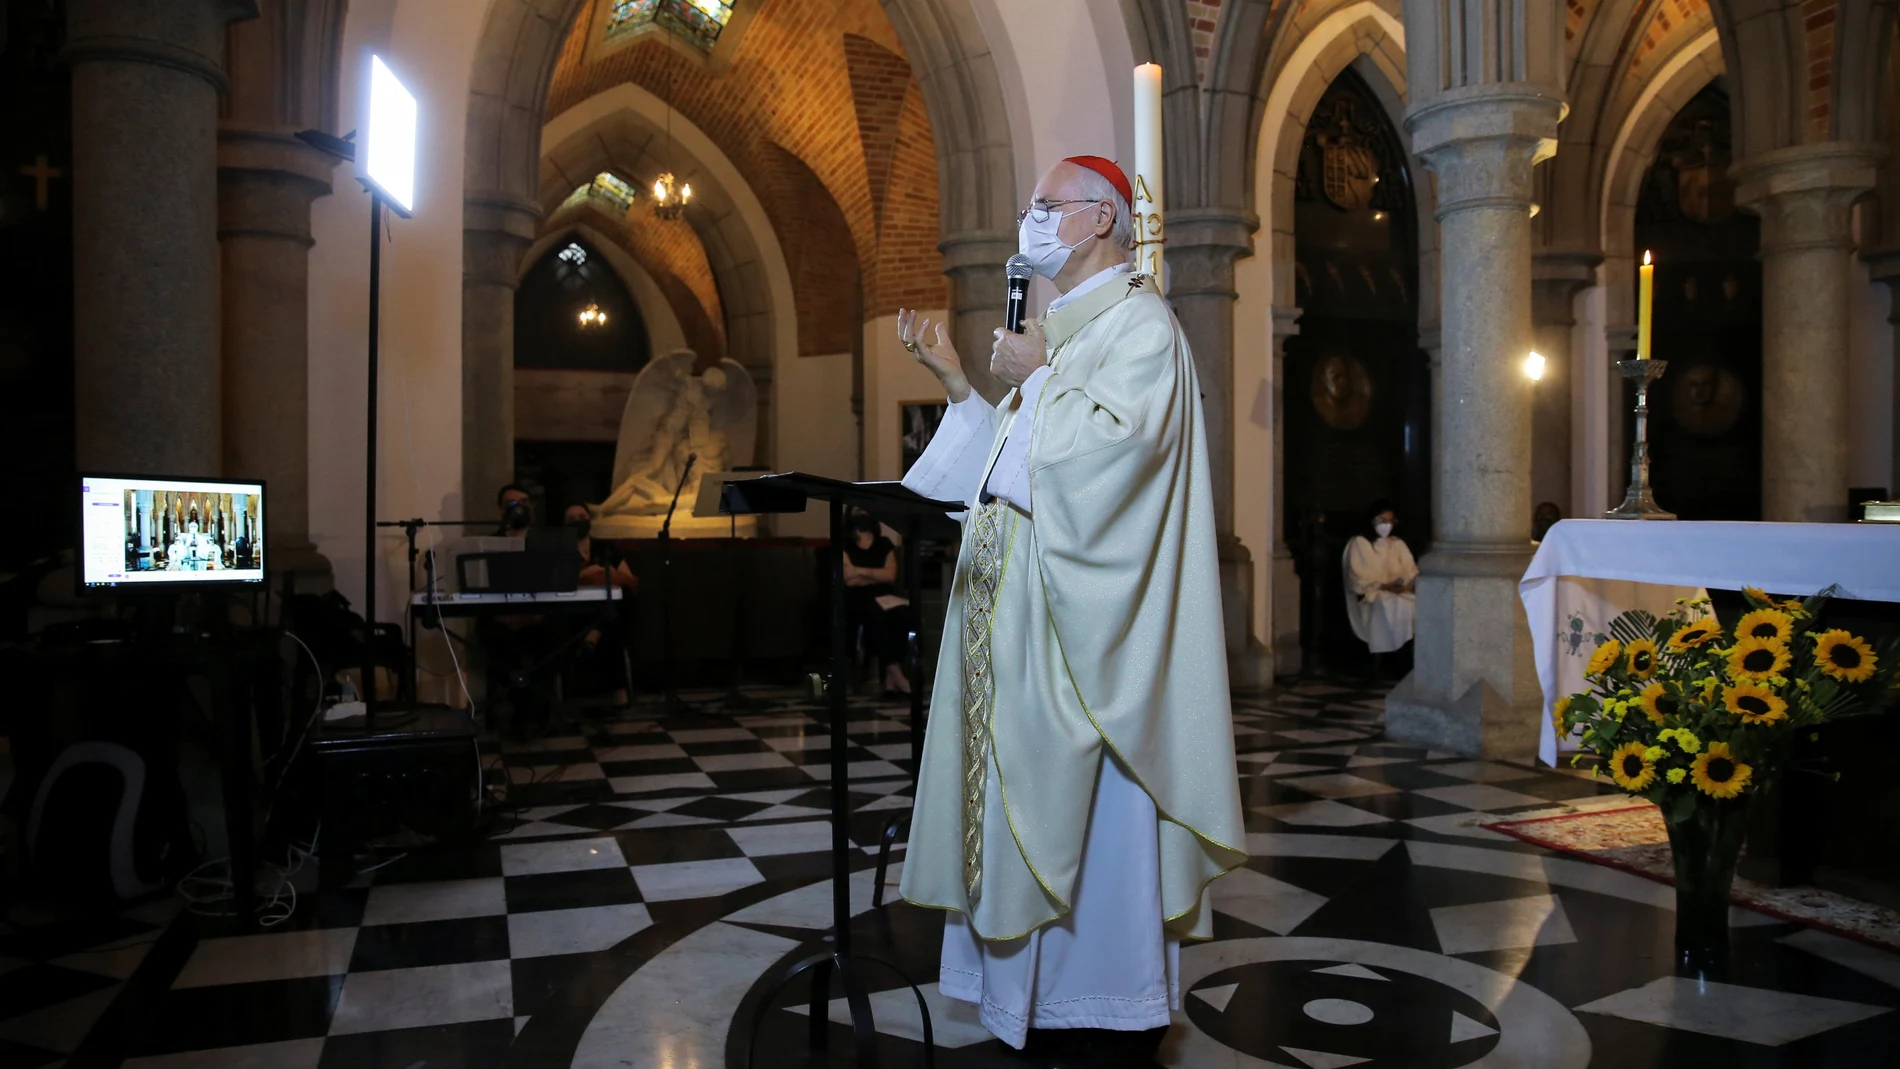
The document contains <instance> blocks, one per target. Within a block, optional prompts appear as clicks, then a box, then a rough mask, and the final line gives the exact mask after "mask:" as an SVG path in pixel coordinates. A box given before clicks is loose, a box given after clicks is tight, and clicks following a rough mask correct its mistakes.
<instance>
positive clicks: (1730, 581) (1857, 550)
mask: <svg viewBox="0 0 1900 1069" xmlns="http://www.w3.org/2000/svg"><path fill="white" fill-rule="evenodd" d="M1743 586H1753V587H1760V588H1761V589H1763V590H1766V591H1768V592H1770V593H1773V594H1779V595H1791V596H1794V595H1798V596H1801V597H1806V596H1808V595H1810V594H1814V593H1817V592H1819V591H1821V590H1825V589H1826V588H1828V587H1830V586H1833V587H1837V588H1838V589H1837V590H1836V595H1837V596H1839V597H1842V598H1851V599H1857V600H1861V601H1870V602H1893V603H1900V525H1895V524H1880V523H1860V524H1852V523H1730V522H1684V521H1674V522H1669V521H1664V522H1643V521H1631V520H1564V521H1562V522H1560V523H1558V524H1557V525H1556V526H1554V527H1552V528H1551V529H1550V531H1549V533H1548V534H1546V535H1545V536H1544V541H1543V543H1542V544H1541V545H1539V546H1538V548H1537V555H1536V556H1535V557H1533V558H1531V565H1530V568H1529V569H1528V570H1526V571H1525V573H1524V578H1523V579H1522V580H1520V581H1519V583H1518V597H1519V598H1520V600H1522V602H1523V603H1524V615H1525V616H1526V617H1527V618H1528V620H1529V622H1530V629H1531V648H1532V651H1533V654H1534V656H1535V657H1536V662H1537V680H1538V683H1539V684H1540V685H1541V687H1542V689H1543V694H1544V705H1543V709H1544V711H1546V712H1547V711H1548V710H1549V709H1550V707H1551V704H1552V703H1553V702H1555V701H1556V700H1557V698H1559V697H1560V696H1562V695H1565V694H1572V693H1575V692H1577V691H1580V690H1583V689H1584V683H1583V666H1584V663H1585V662H1586V661H1587V660H1588V659H1589V656H1590V653H1591V651H1592V650H1594V649H1595V648H1596V646H1597V644H1598V643H1599V642H1601V641H1602V639H1603V637H1604V636H1605V635H1607V633H1608V631H1609V624H1610V621H1611V620H1613V619H1615V618H1616V616H1617V615H1618V614H1619V613H1622V612H1625V611H1628V610H1630V609H1647V610H1649V611H1651V612H1654V613H1656V614H1658V615H1661V614H1663V613H1666V612H1668V611H1669V610H1671V609H1673V608H1674V607H1675V600H1676V599H1677V598H1682V597H1695V596H1698V595H1700V594H1702V593H1703V592H1704V591H1709V590H1724V591H1726V590H1740V589H1741V588H1742V587H1743ZM1539 719H1540V720H1541V721H1542V725H1543V726H1542V729H1541V735H1540V740H1541V741H1540V743H1539V745H1538V754H1537V755H1538V758H1539V759H1540V760H1542V761H1543V762H1544V763H1545V764H1548V765H1555V764H1556V763H1557V747H1558V739H1557V737H1556V734H1555V732H1554V730H1553V729H1552V727H1551V723H1550V718H1549V716H1548V715H1542V714H1540V716H1539Z"/></svg>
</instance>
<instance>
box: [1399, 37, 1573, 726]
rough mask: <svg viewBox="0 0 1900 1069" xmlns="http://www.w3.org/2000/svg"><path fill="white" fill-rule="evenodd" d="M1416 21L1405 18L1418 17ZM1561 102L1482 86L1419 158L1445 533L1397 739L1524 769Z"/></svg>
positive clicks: (1532, 679) (1421, 586)
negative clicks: (1544, 305)
mask: <svg viewBox="0 0 1900 1069" xmlns="http://www.w3.org/2000/svg"><path fill="white" fill-rule="evenodd" d="M1407 10H1408V13H1409V12H1410V11H1411V8H1410V7H1408V9H1407ZM1563 115H1564V104H1563V101H1562V99H1561V98H1560V97H1559V96H1557V95H1556V93H1555V91H1554V90H1551V89H1548V88H1542V87H1540V86H1539V85H1535V84H1525V83H1505V84H1495V83H1493V84H1474V85H1469V86H1463V87H1459V88H1455V89H1451V90H1447V91H1444V92H1441V93H1439V94H1437V95H1436V96H1434V97H1433V98H1431V99H1429V100H1427V101H1425V102H1423V103H1415V104H1414V106H1413V109H1412V111H1411V113H1410V114H1409V115H1408V116H1407V117H1406V128H1407V129H1408V130H1409V131H1410V132H1411V134H1412V149H1413V152H1414V154H1416V155H1417V156H1418V157H1419V158H1420V159H1422V160H1423V161H1424V162H1425V164H1426V166H1427V167H1428V168H1430V169H1431V171H1432V172H1433V174H1434V175H1435V177H1436V180H1437V181H1436V189H1437V218H1438V222H1439V250H1440V257H1441V261H1442V263H1443V271H1442V272H1441V279H1442V281H1441V291H1442V293H1441V301H1440V320H1439V328H1440V332H1441V337H1442V344H1443V354H1442V360H1441V366H1440V369H1439V372H1438V375H1437V380H1438V389H1437V390H1436V393H1437V405H1438V414H1437V420H1436V425H1435V427H1434V438H1435V439H1436V441H1435V443H1434V446H1433V451H1434V453H1435V454H1436V456H1437V464H1436V471H1435V472H1434V478H1433V495H1434V498H1435V507H1434V509H1433V522H1434V526H1435V529H1436V538H1435V540H1434V544H1433V548H1432V551H1431V553H1429V554H1427V555H1426V557H1425V559H1424V560H1422V561H1420V562H1419V563H1420V572H1421V574H1420V578H1419V582H1418V613H1417V638H1416V645H1415V652H1416V657H1415V667H1414V669H1413V671H1412V674H1411V675H1410V676H1408V677H1407V678H1406V680H1405V681H1404V682H1403V683H1401V684H1400V685H1399V686H1398V687H1397V688H1396V689H1395V690H1394V691H1393V692H1392V693H1391V695H1390V696H1389V697H1388V698H1387V702H1386V733H1387V735H1389V736H1391V737H1393V738H1397V739H1405V740H1409V741H1413V742H1419V743H1423V744H1426V745H1429V746H1432V747H1433V748H1436V749H1441V750H1452V751H1456V752H1461V753H1472V754H1483V755H1485V756H1491V757H1509V758H1517V759H1525V758H1528V757H1530V756H1531V755H1532V754H1533V753H1534V752H1535V750H1536V742H1537V732H1538V726H1539V724H1540V723H1541V722H1542V717H1541V714H1540V712H1539V708H1540V706H1541V704H1542V701H1541V697H1540V692H1539V689H1538V684H1537V679H1536V672H1535V668H1534V665H1533V663H1532V658H1531V646H1530V632H1529V630H1528V628H1527V626H1526V624H1525V622H1524V613H1523V609H1522V608H1521V607H1520V606H1519V603H1518V599H1517V580H1518V578H1519V577H1520V576H1521V575H1522V574H1523V572H1524V567H1525V565H1527V564H1528V563H1529V561H1530V526H1531V502H1530V476H1531V404H1532V383H1531V381H1530V380H1529V379H1528V378H1526V377H1525V375H1524V371H1523V363H1524V357H1525V356H1526V354H1527V353H1528V352H1529V350H1530V348H1531V336H1532V328H1531V225H1530V215H1531V203H1532V182H1531V169H1532V167H1534V166H1535V165H1536V164H1537V163H1538V162H1539V161H1540V160H1543V159H1545V158H1547V157H1548V156H1550V155H1551V154H1552V153H1554V152H1555V151H1556V134H1557V123H1558V122H1559V121H1560V120H1561V119H1562V118H1563Z"/></svg>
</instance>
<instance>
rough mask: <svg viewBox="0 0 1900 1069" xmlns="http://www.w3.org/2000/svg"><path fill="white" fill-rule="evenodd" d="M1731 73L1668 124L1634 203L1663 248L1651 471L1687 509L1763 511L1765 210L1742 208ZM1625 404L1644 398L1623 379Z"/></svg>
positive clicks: (1662, 490) (1681, 511) (1670, 499)
mask: <svg viewBox="0 0 1900 1069" xmlns="http://www.w3.org/2000/svg"><path fill="white" fill-rule="evenodd" d="M1725 81H1726V79H1724V78H1718V79H1716V80H1715V81H1714V82H1712V83H1710V84H1709V85H1708V86H1707V87H1705V88H1704V89H1703V90H1702V91H1701V92H1700V93H1697V94H1696V95H1695V96H1694V97H1693V98H1692V99H1690V101H1689V103H1687V104H1685V105H1684V106H1683V108H1682V110H1681V111H1679V112H1677V113H1676V116H1675V117H1674V118H1673V119H1671V120H1670V122H1669V125H1668V126H1667V127H1665V128H1664V129H1663V133H1662V137H1661V138H1660V140H1659V141H1658V143H1657V148H1656V162H1655V163H1654V164H1652V165H1651V166H1650V169H1649V171H1648V173H1646V174H1645V175H1644V177H1643V185H1642V189H1641V192H1640V193H1639V195H1638V199H1637V204H1636V248H1637V249H1638V250H1639V251H1638V256H1639V257H1640V256H1641V251H1640V250H1644V249H1647V250H1650V251H1652V252H1653V253H1654V255H1655V258H1656V278H1655V312H1654V325H1653V328H1652V333H1651V340H1652V346H1653V352H1654V354H1655V356H1656V358H1657V359H1661V360H1667V361H1668V362H1669V368H1668V370H1667V372H1666V373H1665V374H1664V377H1663V378H1662V379H1661V380H1660V381H1659V382H1658V383H1657V386H1656V388H1654V389H1653V390H1652V391H1651V393H1650V401H1649V455H1650V479H1651V483H1652V485H1653V487H1654V489H1655V493H1656V500H1657V502H1658V503H1660V504H1661V505H1662V506H1663V507H1664V508H1666V509H1668V510H1670V511H1671V512H1674V513H1676V514H1677V515H1678V516H1681V517H1682V518H1683V519H1685V520H1758V519H1760V518H1761V374H1762V363H1761V323H1762V318H1761V263H1760V261H1758V260H1757V259H1756V258H1755V256H1756V251H1757V249H1758V248H1759V246H1760V231H1761V221H1760V220H1759V219H1758V218H1757V217H1755V216H1753V215H1746V214H1743V213H1741V212H1738V211H1736V210H1735V183H1734V182H1733V181H1732V180H1730V178H1729V177H1728V166H1729V161H1730V159H1731V158H1732V157H1731V150H1730V125H1729V115H1730V109H1729V97H1728V93H1727V91H1726V87H1725V84H1724V83H1725ZM1624 404H1625V408H1626V410H1627V407H1628V406H1630V405H1634V404H1635V394H1634V391H1633V389H1630V388H1627V387H1626V389H1625V396H1624Z"/></svg>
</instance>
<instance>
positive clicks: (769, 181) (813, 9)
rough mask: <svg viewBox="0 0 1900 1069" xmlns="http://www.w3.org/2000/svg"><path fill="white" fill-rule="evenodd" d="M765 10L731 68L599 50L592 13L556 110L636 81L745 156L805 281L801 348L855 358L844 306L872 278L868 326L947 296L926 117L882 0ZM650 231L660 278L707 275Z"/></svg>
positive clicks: (737, 160) (647, 247) (557, 90)
mask: <svg viewBox="0 0 1900 1069" xmlns="http://www.w3.org/2000/svg"><path fill="white" fill-rule="evenodd" d="M605 2H607V0H595V4H596V5H598V4H601V3H605ZM741 2H744V0H741ZM756 2H757V6H756V8H755V9H754V11H753V13H752V15H751V20H750V22H749V24H748V25H747V26H746V27H745V30H744V34H743V36H742V37H741V38H740V40H739V42H738V47H737V48H736V49H735V50H734V52H733V53H732V56H731V63H730V64H729V65H725V64H721V65H720V66H721V67H723V69H718V70H714V69H711V67H710V65H709V64H707V63H705V62H703V61H701V60H699V59H697V58H695V57H691V56H688V55H686V54H684V50H681V49H677V48H674V47H669V46H668V45H667V44H666V43H665V42H663V41H660V40H656V39H653V38H652V37H648V38H645V39H641V40H638V41H636V42H635V43H634V44H632V45H629V46H626V47H622V48H617V49H604V48H600V47H598V43H597V42H590V40H589V36H588V35H589V34H590V33H593V32H595V30H594V27H597V26H599V25H600V20H598V19H596V18H595V17H594V12H592V11H591V10H590V11H589V12H586V13H583V14H582V15H581V16H580V17H579V18H577V19H576V20H575V23H574V29H573V30H572V31H571V32H570V33H569V36H568V39H567V42H566V44H565V46H564V47H563V49H562V53H561V57H560V60H559V61H558V63H557V65H556V67H555V71H554V78H553V81H552V83H551V85H550V87H549V91H548V110H547V113H548V114H549V115H550V116H552V115H558V114H560V113H561V112H562V111H564V110H566V109H567V108H569V107H572V106H574V105H575V104H578V103H580V102H581V101H583V100H586V99H587V98H588V97H590V96H593V95H594V94H596V93H599V92H602V91H604V90H606V89H609V88H611V87H613V86H615V85H619V84H621V83H625V82H631V83H634V84H636V85H638V86H640V87H641V88H643V89H645V90H646V91H648V92H650V93H652V94H654V95H655V96H658V97H660V98H661V99H662V100H665V101H667V102H668V103H669V104H671V105H672V107H673V108H675V109H676V110H677V111H678V112H679V113H680V114H681V115H683V116H684V117H685V118H686V119H687V120H689V121H690V122H692V123H693V124H694V125H696V126H697V127H699V129H700V130H702V131H704V132H705V134H706V135H707V136H708V137H710V138H711V139H712V140H713V142H714V143H716V144H717V145H718V146H719V148H720V149H721V151H723V152H724V153H725V154H726V156H727V157H728V158H730V159H731V160H732V162H733V165H734V166H735V167H737V168H738V170H739V173H740V174H741V175H742V176H743V177H744V178H745V180H746V182H747V183H748V184H749V185H751V186H752V188H753V192H754V193H755V194H756V195H757V196H758V198H759V201H760V202H761V203H762V204H763V205H764V206H765V209H766V212H767V214H768V215H769V216H770V217H771V221H772V226H773V228H774V230H775V231H776V234H777V237H778V241H779V245H780V247H781V248H782V249H783V250H784V253H785V258H786V265H787V267H788V268H789V269H790V271H791V275H792V290H793V296H794V299H795V301H796V303H797V306H798V337H799V345H798V348H799V352H800V354H801V355H811V354H817V353H836V352H844V351H847V350H849V349H850V348H852V334H853V332H854V331H855V327H853V325H852V324H851V322H850V320H849V317H848V316H845V315H841V314H840V312H841V311H843V310H845V309H849V308H851V307H853V306H854V304H856V302H857V300H858V295H857V294H856V293H855V292H854V291H855V290H856V288H857V286H858V284H859V282H860V279H861V281H862V286H863V293H862V302H863V303H862V308H863V316H864V319H865V320H866V321H868V320H870V319H872V318H875V317H877V316H880V315H886V314H889V313H891V312H894V311H895V310H896V309H897V308H898V307H899V306H922V307H941V306H942V305H943V303H944V301H945V299H946V293H945V285H944V279H943V273H942V272H943V267H942V260H941V256H940V255H939V253H938V252H937V240H938V211H937V165H936V152H935V148H934V145H933V144H932V141H931V134H930V123H929V119H928V117H927V115H926V114H925V111H924V106H923V98H922V96H921V95H920V94H919V92H918V89H917V85H916V82H915V80H914V79H913V78H912V76H911V70H910V64H909V63H908V62H907V61H906V59H905V58H904V55H903V52H902V46H901V45H900V44H899V42H898V40H897V36H896V33H895V32H894V31H893V30H892V28H891V26H890V23H889V22H888V21H887V20H886V19H885V17H884V14H883V11H882V10H881V9H880V8H879V6H878V4H877V0H756ZM590 44H594V45H595V47H589V46H590ZM623 177H626V178H628V179H630V180H633V181H635V183H636V185H637V184H638V183H640V182H643V181H644V182H650V181H651V180H652V176H650V175H627V176H623ZM681 177H682V178H689V177H690V176H686V175H682V176H681ZM652 222H653V220H651V219H650V218H648V217H645V216H643V215H642V214H641V213H640V212H638V211H637V210H636V212H635V213H634V215H633V217H632V218H630V219H629V220H628V221H627V223H626V227H627V229H628V230H629V242H628V244H629V248H630V249H632V250H634V251H635V252H636V255H640V256H641V258H642V260H643V261H645V260H648V258H649V257H650V256H666V257H668V258H667V259H663V260H661V261H659V262H657V263H654V262H648V264H647V266H648V268H649V270H654V269H655V268H657V269H658V270H657V271H656V272H655V273H656V276H657V274H659V273H661V272H664V273H667V274H672V275H675V276H676V277H679V278H681V280H682V281H685V280H686V278H687V276H690V275H693V274H696V272H697V268H696V267H695V266H694V265H695V264H696V263H703V261H704V256H703V253H702V254H701V255H700V256H699V257H697V259H696V260H695V259H694V258H693V257H689V256H685V254H684V253H683V251H682V250H679V249H678V248H677V247H676V243H674V242H647V241H642V240H640V239H639V238H638V237H637V236H635V235H633V234H632V233H631V231H632V230H636V229H639V228H641V227H642V226H644V225H649V224H651V223H652ZM669 250H670V251H669ZM679 257H684V259H682V261H681V262H680V263H679V264H675V263H673V258H679ZM675 267H678V268H679V269H680V270H675ZM686 288H688V289H693V290H697V289H698V288H699V287H697V286H691V285H689V286H687V287H686ZM696 303H699V304H701V306H702V307H704V306H705V302H704V301H703V300H701V301H699V302H696ZM708 310H709V311H714V314H717V313H716V311H715V310H714V309H708Z"/></svg>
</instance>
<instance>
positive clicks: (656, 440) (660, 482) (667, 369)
mask: <svg viewBox="0 0 1900 1069" xmlns="http://www.w3.org/2000/svg"><path fill="white" fill-rule="evenodd" d="M758 423H759V395H758V389H757V388H756V387H755V386H754V385H753V382H752V376H751V375H750V374H748V373H747V372H746V369H745V368H744V367H743V366H741V365H740V364H739V363H738V362H737V361H735V360H732V359H728V358H721V357H712V356H699V355H697V354H695V353H694V352H693V351H692V350H691V349H677V350H675V351H673V352H671V353H668V354H667V355H666V356H663V357H661V358H659V359H658V360H655V361H653V362H652V363H650V364H648V365H647V366H646V367H645V368H644V369H642V370H641V372H640V374H639V377H637V378H635V379H634V382H633V390H632V392H631V393H629V394H628V395H627V407H626V408H625V410H624V411H623V412H622V414H621V417H620V441H619V444H618V446H617V447H616V448H615V450H614V476H613V478H614V488H613V492H612V493H610V494H609V495H608V496H607V500H605V501H603V502H601V503H600V504H598V505H595V506H593V508H592V512H593V513H594V517H595V524H594V530H595V532H596V533H599V534H604V535H607V536H609V537H639V536H641V535H643V534H652V533H655V532H657V531H658V529H659V523H660V521H661V520H662V519H663V518H664V517H665V515H666V509H667V506H668V505H669V504H670V503H671V502H672V500H673V490H674V487H675V486H677V485H678V484H679V480H680V473H681V472H683V471H685V470H686V459H687V457H689V456H693V455H697V456H698V458H699V459H698V460H697V461H695V462H694V463H693V470H692V474H691V475H690V476H688V478H687V480H686V486H685V488H684V489H683V490H681V492H680V511H679V512H678V513H676V514H675V516H674V520H673V525H674V527H675V528H676V529H677V528H680V527H682V526H687V525H686V524H685V523H684V522H683V521H684V520H685V519H686V518H688V516H689V514H690V512H691V510H692V507H693V500H694V498H695V497H696V496H697V495H698V492H699V480H700V477H701V476H703V475H704V474H705V473H706V472H709V471H725V470H727V469H728V468H729V467H731V466H734V465H743V464H750V463H751V462H752V454H753V449H754V446H755V444H756V440H757V437H758ZM603 521H604V522H603ZM721 526H722V529H723V521H722V524H721ZM623 528H624V530H623Z"/></svg>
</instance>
